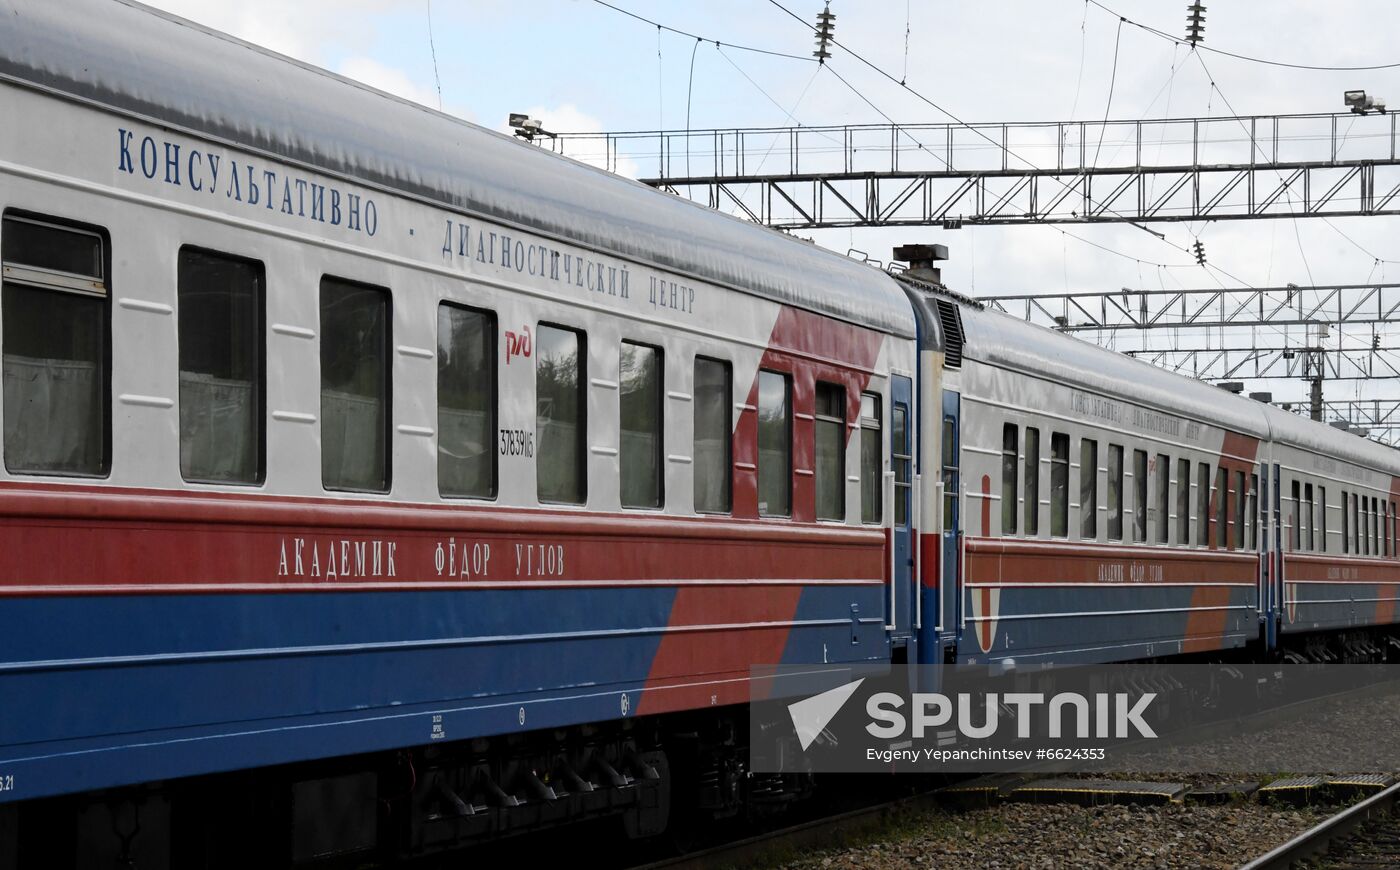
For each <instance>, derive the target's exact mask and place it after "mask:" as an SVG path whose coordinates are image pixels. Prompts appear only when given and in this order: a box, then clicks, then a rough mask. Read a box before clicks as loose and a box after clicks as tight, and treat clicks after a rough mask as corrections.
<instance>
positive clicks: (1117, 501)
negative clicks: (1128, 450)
mask: <svg viewBox="0 0 1400 870" xmlns="http://www.w3.org/2000/svg"><path fill="white" fill-rule="evenodd" d="M1108 539H1109V540H1110V541H1121V540H1123V447H1122V445H1120V444H1110V445H1108Z"/></svg>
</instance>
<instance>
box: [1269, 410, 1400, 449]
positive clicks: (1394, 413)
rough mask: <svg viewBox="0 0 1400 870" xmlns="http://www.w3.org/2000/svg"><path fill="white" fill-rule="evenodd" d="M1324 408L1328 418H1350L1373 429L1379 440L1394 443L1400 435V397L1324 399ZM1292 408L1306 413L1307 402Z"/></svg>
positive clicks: (1353, 423) (1357, 425)
mask: <svg viewBox="0 0 1400 870" xmlns="http://www.w3.org/2000/svg"><path fill="white" fill-rule="evenodd" d="M1322 408H1323V411H1324V413H1325V414H1326V416H1327V419H1329V420H1349V421H1351V423H1352V425H1354V426H1356V427H1358V428H1361V429H1369V430H1371V431H1370V434H1371V437H1372V438H1375V439H1376V440H1378V441H1384V442H1385V443H1387V444H1392V445H1393V444H1395V443H1396V440H1397V437H1400V399H1349V400H1342V401H1336V402H1330V401H1324V402H1323V403H1322ZM1291 410H1294V411H1297V412H1298V413H1304V412H1306V410H1307V409H1306V403H1303V404H1300V405H1295V406H1294V407H1293V408H1292V409H1291Z"/></svg>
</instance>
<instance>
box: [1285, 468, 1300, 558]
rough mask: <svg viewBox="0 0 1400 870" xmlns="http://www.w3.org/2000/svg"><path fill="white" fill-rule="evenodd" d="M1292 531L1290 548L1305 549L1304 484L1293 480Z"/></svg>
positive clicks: (1289, 537) (1295, 549)
mask: <svg viewBox="0 0 1400 870" xmlns="http://www.w3.org/2000/svg"><path fill="white" fill-rule="evenodd" d="M1292 520H1293V522H1292V531H1291V532H1290V533H1289V535H1288V539H1289V541H1290V542H1291V546H1290V547H1289V549H1291V550H1294V551H1298V550H1301V549H1303V485H1302V484H1301V483H1299V482H1298V481H1296V480H1295V481H1293V517H1292Z"/></svg>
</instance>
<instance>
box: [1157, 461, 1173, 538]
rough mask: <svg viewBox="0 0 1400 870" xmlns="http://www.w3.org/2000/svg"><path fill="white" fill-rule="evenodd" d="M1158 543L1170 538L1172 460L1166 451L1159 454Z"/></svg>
mask: <svg viewBox="0 0 1400 870" xmlns="http://www.w3.org/2000/svg"><path fill="white" fill-rule="evenodd" d="M1156 475H1157V483H1156V486H1157V497H1156V502H1157V543H1159V544H1165V543H1168V542H1169V539H1170V529H1169V528H1168V526H1167V517H1168V515H1169V514H1170V513H1171V489H1172V460H1171V457H1170V456H1168V455H1166V454H1165V453H1158V454H1157V469H1156Z"/></svg>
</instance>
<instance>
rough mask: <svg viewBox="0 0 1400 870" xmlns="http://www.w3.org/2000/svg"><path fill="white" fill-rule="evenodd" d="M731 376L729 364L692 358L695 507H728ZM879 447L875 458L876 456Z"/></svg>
mask: <svg viewBox="0 0 1400 870" xmlns="http://www.w3.org/2000/svg"><path fill="white" fill-rule="evenodd" d="M733 414H734V376H733V371H732V370H731V369H730V367H729V363H727V362H721V361H719V360H716V359H708V358H706V357H703V356H697V357H696V358H695V446H694V452H695V456H694V466H695V509H696V510H697V511H700V512H701V513H714V514H723V513H729V510H730V504H731V502H730V492H731V489H730V487H731V485H732V484H731V480H732V478H733V474H732V472H731V469H733V467H734V454H733V450H734V446H733V432H734V417H733ZM879 455H880V454H879V447H878V445H877V447H876V454H875V457H876V459H877V460H878V459H879Z"/></svg>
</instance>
